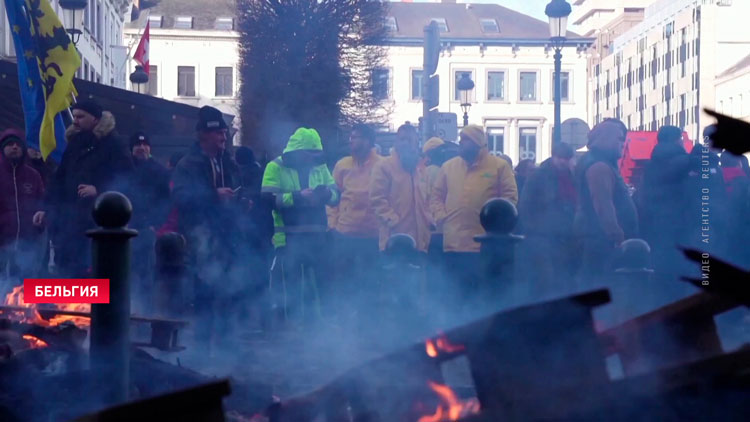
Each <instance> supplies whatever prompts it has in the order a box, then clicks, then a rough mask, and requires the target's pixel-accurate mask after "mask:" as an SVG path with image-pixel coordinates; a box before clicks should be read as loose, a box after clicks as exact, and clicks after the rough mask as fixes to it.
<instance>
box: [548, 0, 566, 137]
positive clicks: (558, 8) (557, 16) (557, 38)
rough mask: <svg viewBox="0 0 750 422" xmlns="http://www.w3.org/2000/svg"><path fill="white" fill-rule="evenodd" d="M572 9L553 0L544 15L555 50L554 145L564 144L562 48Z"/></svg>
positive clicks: (563, 3)
mask: <svg viewBox="0 0 750 422" xmlns="http://www.w3.org/2000/svg"><path fill="white" fill-rule="evenodd" d="M571 12H572V9H571V7H570V4H568V2H567V1H565V0H552V1H551V2H550V3H549V4H548V5H547V8H546V9H544V14H545V15H547V16H548V17H549V32H550V40H551V41H552V46H553V47H554V48H555V56H554V57H555V135H554V139H553V140H552V142H553V145H557V144H559V143H560V142H562V131H561V127H560V126H561V125H562V123H561V122H560V120H561V118H560V97H561V94H562V92H561V91H562V88H561V83H560V73H561V71H562V48H563V44H564V43H565V36H566V35H567V33H568V16H570V13H571Z"/></svg>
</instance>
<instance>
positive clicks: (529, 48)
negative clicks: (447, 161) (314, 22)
mask: <svg viewBox="0 0 750 422" xmlns="http://www.w3.org/2000/svg"><path fill="white" fill-rule="evenodd" d="M388 15H389V16H388V19H387V25H388V26H390V28H391V37H390V39H389V40H388V42H387V49H388V65H387V68H385V69H380V70H378V71H376V74H375V75H374V91H375V94H376V95H378V96H380V97H382V98H383V99H384V101H386V105H387V106H389V107H390V108H392V110H393V113H392V115H391V118H390V128H389V129H391V130H394V129H396V128H397V127H398V126H399V125H401V124H403V123H404V122H405V121H410V122H417V120H418V118H419V117H420V116H421V115H422V102H421V87H422V85H421V78H422V69H421V68H422V60H423V59H422V45H423V28H424V27H425V26H426V25H428V24H429V23H430V22H431V21H432V20H435V21H437V22H438V25H439V26H440V27H441V34H440V36H441V43H442V46H443V50H442V54H441V57H440V61H439V64H438V70H437V74H438V75H439V77H440V104H439V107H438V109H439V111H441V112H451V113H456V114H458V116H459V122H461V120H462V115H463V113H462V111H461V107H460V102H459V93H458V91H457V89H456V81H457V80H458V79H459V78H460V77H461V75H462V74H463V73H468V74H469V76H470V77H471V79H472V80H473V81H474V83H475V88H474V90H473V93H472V98H473V104H472V107H471V110H470V111H469V123H472V124H479V125H482V126H484V127H485V129H486V130H487V133H488V136H489V141H490V149H491V150H492V151H495V152H504V153H505V154H507V155H509V156H510V157H511V158H512V159H513V161H514V163H518V161H519V159H525V158H532V159H535V160H536V161H537V162H540V161H542V160H544V159H546V158H548V157H549V156H550V153H551V144H552V126H553V124H554V121H553V118H554V102H553V74H554V61H553V57H552V56H553V54H554V51H553V50H552V49H551V47H550V45H549V25H548V23H547V22H542V21H540V20H537V19H534V18H532V17H529V16H526V15H523V14H520V13H517V12H515V11H513V10H510V9H507V8H504V7H501V6H498V5H494V4H455V3H453V4H451V3H392V4H390V11H389V13H388ZM568 38H569V40H568V43H567V45H566V47H565V48H564V49H563V59H562V70H563V77H562V91H563V92H562V99H563V101H562V111H561V114H562V121H565V120H566V119H569V118H579V119H582V120H584V121H589V120H590V119H588V114H587V104H588V100H589V99H588V93H587V90H586V81H587V75H586V65H587V59H586V55H585V54H584V53H583V52H584V51H585V50H586V49H587V48H588V47H589V45H590V44H591V41H592V40H590V39H583V38H581V37H579V36H577V35H575V34H572V33H570V32H569V33H568ZM460 124H461V123H459V125H460Z"/></svg>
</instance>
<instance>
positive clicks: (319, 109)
mask: <svg viewBox="0 0 750 422" xmlns="http://www.w3.org/2000/svg"><path fill="white" fill-rule="evenodd" d="M237 5H238V11H239V13H238V15H239V25H238V26H239V31H240V34H241V38H240V53H241V57H242V59H241V65H240V66H241V67H240V75H241V78H242V85H241V90H240V96H241V103H240V115H241V118H242V139H243V142H244V143H246V144H247V145H249V146H251V147H253V149H255V150H256V152H257V153H258V154H259V156H264V155H266V156H267V158H269V159H270V158H273V156H275V155H276V154H278V153H279V152H280V151H281V149H282V148H283V145H284V144H285V142H286V140H287V139H288V138H289V135H290V134H291V133H292V132H293V130H294V129H295V128H296V127H299V126H306V127H313V128H315V129H317V130H318V131H319V132H320V133H321V136H322V137H323V141H324V143H326V144H330V143H332V142H335V140H336V139H337V134H338V133H339V131H338V128H339V127H340V126H341V125H349V124H351V123H352V122H354V121H364V122H368V123H375V124H379V123H383V122H384V121H385V119H386V118H387V109H385V108H383V107H381V105H380V104H379V103H378V101H377V100H376V99H375V98H373V92H372V78H371V75H372V71H373V69H375V68H377V67H380V66H382V64H383V62H384V49H383V43H384V40H385V37H386V35H387V29H386V27H385V26H384V25H383V23H384V20H385V13H386V7H387V6H386V5H385V4H384V3H381V2H379V1H369V0H289V1H283V0H238V4H237ZM375 110H377V111H375Z"/></svg>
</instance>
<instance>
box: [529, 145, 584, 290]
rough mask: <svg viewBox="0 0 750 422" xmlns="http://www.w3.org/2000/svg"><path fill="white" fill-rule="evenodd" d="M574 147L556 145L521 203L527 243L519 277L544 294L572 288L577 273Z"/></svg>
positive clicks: (531, 177)
mask: <svg viewBox="0 0 750 422" xmlns="http://www.w3.org/2000/svg"><path fill="white" fill-rule="evenodd" d="M573 156H574V151H573V148H572V147H571V146H570V145H569V144H566V143H560V144H558V145H555V146H553V148H552V157H550V158H549V159H547V160H545V161H544V162H543V163H542V164H541V165H540V166H539V168H538V169H537V170H535V171H534V172H533V173H532V174H531V176H529V178H528V179H527V180H526V187H525V188H524V190H523V193H522V194H521V199H520V201H519V203H518V213H519V220H520V221H519V226H520V227H521V230H522V232H523V234H524V235H526V240H525V241H524V242H523V243H522V244H521V245H520V253H519V255H520V256H519V258H520V259H519V260H520V261H523V262H522V264H521V265H519V269H520V270H521V271H519V276H522V277H523V278H525V279H527V280H528V282H529V283H531V285H533V286H534V288H535V289H537V290H540V293H541V294H548V293H549V294H552V293H558V292H562V291H564V290H565V289H568V288H572V284H571V282H572V279H573V276H574V274H575V268H576V267H575V261H576V260H575V255H574V253H575V252H576V249H577V248H575V247H574V235H573V220H574V218H575V211H576V204H577V200H578V194H577V191H576V187H575V180H574V179H573V170H572V159H573Z"/></svg>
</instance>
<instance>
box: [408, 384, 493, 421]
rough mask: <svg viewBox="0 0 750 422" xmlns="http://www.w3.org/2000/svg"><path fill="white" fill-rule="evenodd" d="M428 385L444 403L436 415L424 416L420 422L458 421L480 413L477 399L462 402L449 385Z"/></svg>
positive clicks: (440, 405) (439, 406)
mask: <svg viewBox="0 0 750 422" xmlns="http://www.w3.org/2000/svg"><path fill="white" fill-rule="evenodd" d="M427 384H428V385H429V386H430V388H431V389H432V390H433V391H434V392H435V393H437V395H438V396H439V397H440V401H441V402H442V403H441V404H439V405H438V408H437V410H436V411H435V413H434V414H432V415H425V416H422V417H421V418H419V421H418V422H443V421H457V420H460V419H463V418H465V417H467V416H471V415H476V414H478V413H479V400H477V399H476V398H472V399H469V400H465V401H464V400H460V399H459V398H458V397H457V396H456V393H455V392H453V390H452V389H451V388H450V387H448V386H447V385H443V384H438V383H436V382H432V381H430V382H428V383H427Z"/></svg>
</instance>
